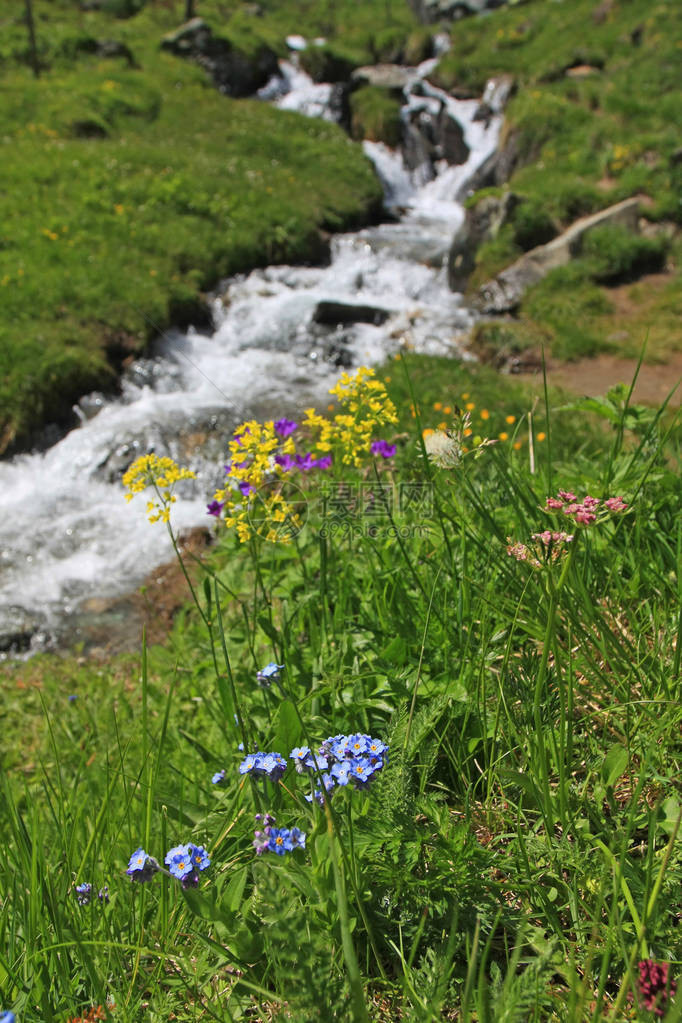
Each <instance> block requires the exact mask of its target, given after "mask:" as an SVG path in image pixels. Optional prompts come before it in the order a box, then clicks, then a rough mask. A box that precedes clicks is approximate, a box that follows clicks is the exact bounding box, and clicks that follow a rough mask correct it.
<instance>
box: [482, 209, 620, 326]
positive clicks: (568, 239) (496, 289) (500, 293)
mask: <svg viewBox="0 0 682 1023" xmlns="http://www.w3.org/2000/svg"><path fill="white" fill-rule="evenodd" d="M638 210H639V199H638V198H636V197H635V198H632V199H625V200H623V202H619V203H616V204H615V205H614V206H609V207H608V208H607V209H605V210H600V211H599V213H593V214H592V215H591V216H589V217H581V218H580V220H576V222H575V223H574V224H571V226H570V227H569V228H568V230H566V231H564V232H563V234H560V235H559V236H558V237H557V238H554V239H553V240H552V241H551V242H548V243H547V245H538V246H537V247H536V248H534V249H531V250H530V252H526V253H525V255H523V256H521V258H520V259H517V260H516V262H515V263H512V265H511V266H509V267H507V269H506V270H503V271H502V273H500V274H498V275H497V277H495V278H494V279H493V280H492V281H488V283H487V284H484V285H483V287H482V288H480V290H479V292H478V295H477V299H476V303H475V304H476V306H477V307H478V308H479V309H480V310H481V311H482V312H484V313H506V312H511V311H513V310H514V309H516V308H517V307H518V305H519V303H520V302H521V299H522V297H523V295H524V293H525V292H526V291H527V290H528V288H530V287H532V286H533V285H534V284H537V283H538V281H541V280H542V279H543V277H546V276H547V274H548V273H549V272H550V270H553V269H554V268H555V267H558V266H565V265H566V264H567V263H569V262H570V261H571V260H572V259H573V258H574V257H576V256H578V255H579V254H580V251H581V248H582V243H583V240H584V238H585V237H586V236H587V235H588V234H589V232H590V231H592V230H594V228H596V227H602V226H604V225H605V224H617V225H619V226H621V227H625V228H627V229H628V230H630V231H633V232H637V231H638V229H639V218H638Z"/></svg>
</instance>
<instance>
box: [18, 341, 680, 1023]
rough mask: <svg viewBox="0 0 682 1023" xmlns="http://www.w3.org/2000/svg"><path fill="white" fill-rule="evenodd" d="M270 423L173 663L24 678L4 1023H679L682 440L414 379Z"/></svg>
mask: <svg viewBox="0 0 682 1023" xmlns="http://www.w3.org/2000/svg"><path fill="white" fill-rule="evenodd" d="M272 415H273V419H272V421H270V422H269V423H257V422H251V423H247V424H245V425H244V427H243V428H241V429H240V430H238V431H237V432H236V434H235V438H233V440H232V441H231V442H230V446H229V447H230V450H226V451H225V458H226V461H227V462H228V466H229V468H228V470H227V471H228V474H229V479H227V480H226V484H225V488H224V489H223V490H222V491H219V492H218V493H217V494H216V495H213V494H208V495H206V498H207V504H209V506H210V514H211V515H213V516H214V517H215V518H209V521H211V522H213V521H214V522H215V530H216V533H217V542H216V545H215V547H214V549H213V551H212V553H211V554H210V556H208V557H207V558H206V559H205V560H204V561H203V562H198V561H196V560H193V559H189V560H188V561H187V563H186V564H185V570H186V572H187V582H188V584H189V589H188V596H189V597H192V598H193V599H192V600H190V602H189V604H188V607H187V609H186V611H184V612H183V613H182V614H181V615H180V616H179V617H178V619H177V620H176V623H175V627H174V629H173V632H172V633H171V635H170V636H169V638H168V641H167V643H165V644H164V645H163V646H157V647H150V648H149V649H147V648H146V645H145V643H144V640H142V642H141V644H140V652H139V653H138V654H134V655H131V656H127V657H121V658H117V659H112V660H111V661H110V662H108V663H106V664H100V665H98V664H97V663H94V662H92V661H88V660H87V659H86V658H85V657H80V658H79V657H66V658H65V657H61V658H60V657H55V656H51V657H48V656H42V657H38V658H34V659H32V660H30V661H27V662H25V663H22V662H14V663H9V664H6V665H4V666H3V668H2V689H3V704H2V716H3V733H4V735H5V742H4V744H3V767H4V772H3V779H2V786H3V799H2V801H0V820H1V822H2V831H3V834H4V836H5V853H4V855H3V857H2V859H1V860H0V893H1V895H0V992H1V993H2V998H1V1000H0V1008H4V1009H6V1010H9V1009H11V1010H12V1011H13V1012H14V1013H15V1014H16V1017H17V1019H18V1020H20V1021H21V1023H39V1021H40V1023H45V1021H51V1020H55V1021H56V1023H66V1021H74V1020H78V1021H81V1020H88V1021H91V1020H95V1019H112V1020H116V1021H121V1023H123V1021H129V1023H139V1021H140V1020H145V1021H161V1020H164V1021H165V1020H169V1019H172V1020H178V1021H183V1023H189V1021H198V1020H219V1021H228V1020H230V1021H231V1020H242V1019H258V1020H295V1021H301V1023H303V1021H309V1020H316V1019H319V1020H323V1021H327V1020H352V1021H361V1020H377V1021H386V1023H389V1021H397V1020H414V1021H427V1020H433V1021H435V1020H442V1019H451V1020H462V1021H471V1023H473V1021H477V1023H478V1021H491V1023H492V1021H502V1020H505V1021H512V1020H518V1021H526V1020H538V1021H539V1020H557V1021H559V1020H566V1021H569V1020H570V1021H572V1020H589V1021H592V1023H596V1021H599V1020H622V1019H633V1020H653V1019H657V1018H665V1019H666V1020H668V1021H673V1020H678V1019H679V1018H680V1016H681V1015H682V1005H681V1004H680V1000H679V998H678V999H677V1001H676V1000H675V998H674V994H675V990H676V980H675V978H676V976H677V975H678V974H679V964H680V960H681V958H682V956H681V953H682V945H681V937H680V912H681V900H680V890H681V889H680V881H681V880H682V857H681V855H680V843H679V827H680V819H681V815H682V809H681V799H680V754H681V748H680V720H681V716H682V713H681V711H680V703H679V679H680V659H681V656H682V645H680V637H681V633H682V615H681V612H680V591H681V587H682V570H681V564H682V526H681V522H682V518H681V517H680V503H681V498H680V488H679V476H678V472H679V454H680V452H679V441H680V434H679V427H678V425H677V421H676V419H675V417H673V416H672V414H671V413H670V412H669V410H668V409H667V408H665V407H663V408H660V409H651V408H645V407H641V406H636V405H633V404H632V401H631V390H630V388H629V387H628V386H625V385H622V386H619V387H616V388H614V389H613V390H612V391H610V392H609V393H608V395H606V396H605V397H604V398H602V399H592V400H590V401H589V402H586V401H576V400H573V401H568V400H567V399H566V398H565V397H563V396H561V395H559V394H555V393H547V392H546V393H541V394H540V395H535V396H532V395H530V394H529V392H528V391H527V390H524V389H523V388H521V387H520V386H515V385H514V384H512V383H511V382H510V381H509V380H502V379H501V378H500V377H499V376H496V375H495V374H493V373H492V372H487V371H486V370H485V368H484V367H466V366H462V365H459V364H456V363H453V362H450V361H448V360H445V359H429V358H426V357H420V356H417V355H413V354H410V353H403V354H401V355H399V356H397V357H396V359H395V360H392V361H391V362H390V363H389V364H388V365H387V366H385V367H383V369H381V370H380V371H379V372H378V373H377V374H376V375H375V376H374V375H372V373H371V372H363V371H361V372H359V373H357V374H354V375H353V376H352V377H345V378H343V377H342V379H341V381H340V384H339V386H338V387H337V389H336V393H335V394H334V395H333V396H331V398H330V406H329V408H328V409H325V410H323V411H322V412H320V413H315V412H313V411H312V410H309V411H308V412H306V413H305V415H303V414H301V416H299V417H297V420H296V422H294V421H291V420H286V419H279V418H278V410H276V409H273V412H272ZM330 458H331V462H329V459H330ZM182 476H183V470H182V469H181V468H178V467H175V466H173V465H168V464H166V463H164V462H162V461H160V460H159V459H157V458H156V457H155V456H151V457H150V458H148V459H146V460H142V461H140V462H139V463H136V464H135V465H133V466H132V467H131V469H130V470H129V472H128V474H127V475H126V477H125V480H124V483H125V487H124V486H122V488H121V501H122V502H123V500H124V497H125V494H126V492H127V493H128V495H129V497H131V499H132V500H133V503H134V504H138V505H139V513H140V515H145V514H147V515H148V516H149V517H150V518H151V519H152V520H154V521H153V522H151V523H150V525H149V529H168V530H169V531H170V533H171V536H172V537H173V539H174V540H175V541H177V537H175V534H174V532H173V509H172V497H173V496H174V493H176V492H177V490H178V488H181V487H182V485H183V480H182ZM145 484H146V486H145ZM126 488H127V489H126Z"/></svg>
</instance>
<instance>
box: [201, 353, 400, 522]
mask: <svg viewBox="0 0 682 1023" xmlns="http://www.w3.org/2000/svg"><path fill="white" fill-rule="evenodd" d="M329 393H330V394H332V395H334V396H335V397H337V398H338V400H339V404H340V406H341V411H339V412H338V413H337V415H336V416H335V417H334V418H333V419H328V418H326V417H325V416H321V415H319V414H318V413H317V412H316V411H315V409H308V410H307V411H306V413H305V417H304V419H303V422H302V424H300V425H299V423H297V422H295V421H294V420H292V419H286V418H283V419H277V420H270V421H268V422H266V423H259V422H257V421H256V420H250V421H249V422H246V423H242V424H241V426H239V427H238V429H237V431H236V433H235V434H234V436H233V438H232V440H231V441H230V445H229V461H228V462H227V464H226V466H225V473H226V480H225V486H224V487H222V488H221V489H220V490H217V491H216V493H215V495H214V498H213V500H212V501H211V503H210V504H209V505H208V506H207V512H208V514H209V515H214V516H215V517H216V518H222V519H223V520H224V521H225V525H226V526H228V527H230V528H234V529H235V530H236V531H237V535H238V536H239V539H240V540H241V541H242V542H244V541H246V540H248V539H249V538H250V537H251V536H252V535H253V534H254V532H257V533H259V534H260V535H261V536H264V537H265V539H267V540H271V541H277V540H280V541H283V542H287V541H289V540H290V539H291V537H292V536H293V535H295V534H296V533H297V532H299V530H300V529H301V527H302V524H303V523H302V519H301V515H300V511H299V510H298V508H297V505H296V503H295V502H294V500H293V497H292V491H293V490H294V487H293V486H292V483H293V478H294V476H295V475H296V474H300V473H303V474H305V473H308V472H311V471H313V470H326V469H329V468H330V467H331V465H332V461H333V460H334V459H335V458H338V460H339V461H340V463H342V464H346V465H356V466H361V465H362V464H363V462H364V461H365V460H366V459H367V455H368V454H369V453H371V454H373V455H375V456H377V455H378V456H380V457H381V458H385V459H386V458H391V457H392V456H393V455H394V454H395V446H394V445H392V444H389V443H388V442H387V441H385V440H381V439H376V438H375V434H376V431H377V429H378V428H379V427H381V426H384V425H386V424H388V423H395V422H397V416H396V411H395V408H394V406H393V403H392V402H391V401H390V400H389V398H388V396H387V394H386V389H385V387H384V385H383V384H382V383H381V382H380V381H378V380H376V379H375V378H374V371H373V370H371V369H367V368H366V367H362V368H361V369H359V370H358V371H357V373H356V374H355V375H354V376H352V377H351V376H349V375H348V374H347V373H344V374H343V375H342V377H341V379H340V381H339V383H338V384H337V385H336V386H335V387H333V388H332V389H331V391H330V392H329ZM297 435H298V436H297ZM297 439H298V442H299V445H298V447H297ZM304 440H305V441H306V443H305V444H303V441H304ZM306 447H307V448H308V449H309V450H306Z"/></svg>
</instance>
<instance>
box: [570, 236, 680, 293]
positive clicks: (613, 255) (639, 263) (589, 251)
mask: <svg viewBox="0 0 682 1023" xmlns="http://www.w3.org/2000/svg"><path fill="white" fill-rule="evenodd" d="M667 251H668V242H667V240H666V239H665V238H643V237H642V236H641V235H637V234H632V233H631V232H630V231H628V230H627V229H626V228H624V227H619V226H617V225H615V224H605V225H604V226H603V227H596V228H595V229H594V230H593V231H590V232H589V234H588V235H587V237H586V238H585V241H584V243H583V256H584V258H585V259H586V260H587V262H588V265H589V273H590V277H591V278H592V280H594V281H600V282H602V283H604V284H615V283H616V282H618V281H630V280H634V279H635V278H636V277H639V276H640V275H641V274H643V273H651V272H653V271H656V270H660V269H662V267H663V266H664V264H665V257H666V253H667Z"/></svg>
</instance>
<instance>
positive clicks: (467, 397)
mask: <svg viewBox="0 0 682 1023" xmlns="http://www.w3.org/2000/svg"><path fill="white" fill-rule="evenodd" d="M468 400H469V392H468V391H465V392H464V394H463V395H462V401H468Z"/></svg>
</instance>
